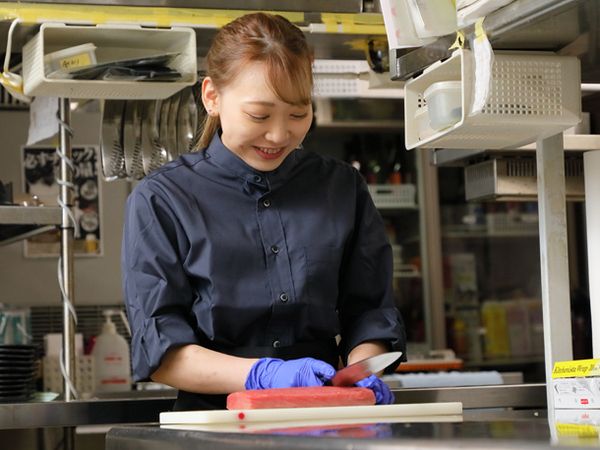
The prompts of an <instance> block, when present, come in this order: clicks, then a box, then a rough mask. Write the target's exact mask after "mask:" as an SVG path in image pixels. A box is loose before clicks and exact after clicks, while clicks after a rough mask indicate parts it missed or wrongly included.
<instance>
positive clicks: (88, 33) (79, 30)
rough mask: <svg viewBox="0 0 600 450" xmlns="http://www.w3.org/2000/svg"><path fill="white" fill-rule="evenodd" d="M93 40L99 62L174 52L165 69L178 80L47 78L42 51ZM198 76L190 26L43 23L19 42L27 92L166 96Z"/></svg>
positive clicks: (104, 96) (94, 96) (110, 96)
mask: <svg viewBox="0 0 600 450" xmlns="http://www.w3.org/2000/svg"><path fill="white" fill-rule="evenodd" d="M86 43H92V44H94V45H95V46H96V59H97V63H98V64H102V63H107V62H112V61H119V60H125V59H133V58H141V57H147V56H155V55H158V54H164V53H171V52H177V53H179V55H177V56H175V57H174V58H173V60H172V61H171V63H170V64H169V67H171V68H172V69H175V70H177V71H178V72H179V73H181V75H182V76H181V79H180V80H179V81H174V82H173V81H169V82H167V81H117V80H111V81H103V80H72V79H71V80H69V79H68V80H61V79H50V78H48V77H47V75H48V74H47V73H45V69H44V55H47V54H49V53H53V52H57V51H60V50H64V49H67V48H70V47H75V46H78V45H83V44H86ZM196 79H197V56H196V33H195V32H194V30H193V29H191V28H171V29H150V28H140V27H136V26H127V27H123V26H118V27H117V26H108V25H98V26H95V27H92V26H71V25H68V26H67V25H64V24H57V23H44V24H42V25H41V27H40V31H39V33H38V34H36V35H35V36H34V37H33V38H32V39H31V40H30V41H29V42H27V44H25V46H23V88H24V91H25V94H26V95H29V96H51V97H64V98H82V99H156V98H167V97H170V96H171V95H173V94H175V93H176V92H178V91H180V90H181V89H183V88H184V87H185V86H190V85H192V84H194V83H195V82H196Z"/></svg>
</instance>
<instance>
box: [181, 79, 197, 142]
mask: <svg viewBox="0 0 600 450" xmlns="http://www.w3.org/2000/svg"><path fill="white" fill-rule="evenodd" d="M195 87H196V86H193V87H188V88H185V89H184V90H183V91H181V100H180V101H179V110H178V112H177V116H178V119H177V122H178V123H177V133H178V136H177V144H178V145H179V147H180V148H179V152H180V153H187V152H189V151H190V150H191V149H192V142H193V141H194V136H195V134H196V129H197V127H198V105H197V104H196V98H195V95H194V92H193V89H194V88H195Z"/></svg>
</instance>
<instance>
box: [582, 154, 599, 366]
mask: <svg viewBox="0 0 600 450" xmlns="http://www.w3.org/2000/svg"><path fill="white" fill-rule="evenodd" d="M583 170H584V173H587V174H590V176H587V177H585V206H586V227H587V230H586V231H587V249H588V272H589V275H590V276H589V287H590V315H591V317H592V348H593V354H594V358H600V277H598V276H594V275H595V272H594V271H597V270H598V267H600V233H599V232H598V230H600V178H599V177H598V176H597V175H596V174H598V173H600V150H596V151H593V152H587V153H585V154H584V155H583ZM592 174H593V175H594V176H592Z"/></svg>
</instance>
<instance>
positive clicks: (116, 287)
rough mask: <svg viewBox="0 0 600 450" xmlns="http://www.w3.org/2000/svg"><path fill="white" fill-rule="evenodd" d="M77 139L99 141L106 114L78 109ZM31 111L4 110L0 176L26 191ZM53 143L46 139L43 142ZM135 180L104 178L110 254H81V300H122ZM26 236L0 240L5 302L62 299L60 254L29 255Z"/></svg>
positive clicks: (83, 302) (77, 263) (105, 235)
mask: <svg viewBox="0 0 600 450" xmlns="http://www.w3.org/2000/svg"><path fill="white" fill-rule="evenodd" d="M71 123H72V126H73V129H74V137H73V145H99V143H100V114H99V113H97V112H87V113H77V112H75V113H73V115H72V121H71ZM28 127H29V111H0V180H2V182H3V183H8V182H12V183H13V192H14V194H15V195H16V194H19V193H22V183H23V181H22V175H21V172H22V168H21V147H22V146H23V145H24V144H25V142H26V140H27V131H28ZM46 143H47V144H51V142H43V143H42V144H46ZM128 192H129V183H127V182H126V181H123V180H118V181H113V182H111V183H105V182H103V181H101V221H102V222H101V227H102V229H101V232H102V240H103V243H102V245H103V246H104V254H103V256H99V257H87V256H86V257H75V263H74V266H75V299H74V300H75V303H76V304H77V305H104V304H110V305H114V304H117V303H121V302H122V293H121V265H120V251H121V231H122V226H123V208H124V205H125V200H126V198H127V194H128ZM23 245H24V244H23V242H16V243H14V244H10V245H8V246H0V302H1V303H9V304H12V305H19V306H34V305H60V302H61V298H60V290H59V288H58V280H57V260H56V258H37V259H32V258H25V257H24V252H23Z"/></svg>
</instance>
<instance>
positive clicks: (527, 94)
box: [404, 49, 581, 149]
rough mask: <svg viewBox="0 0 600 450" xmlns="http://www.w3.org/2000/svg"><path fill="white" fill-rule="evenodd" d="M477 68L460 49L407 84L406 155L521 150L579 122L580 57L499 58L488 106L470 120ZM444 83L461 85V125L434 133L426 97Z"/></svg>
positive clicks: (525, 54) (524, 55)
mask: <svg viewBox="0 0 600 450" xmlns="http://www.w3.org/2000/svg"><path fill="white" fill-rule="evenodd" d="M474 64H475V62H474V57H473V53H472V52H471V51H470V50H466V49H459V50H456V51H455V52H454V53H453V54H452V56H451V57H450V58H448V59H447V60H445V61H442V62H437V63H435V64H433V65H432V66H431V67H429V68H427V69H426V70H425V72H424V73H423V74H421V75H420V76H418V77H416V78H414V79H412V80H410V81H407V82H406V84H405V87H404V89H405V91H404V96H405V100H404V113H405V123H406V131H405V141H406V142H405V144H406V148H407V149H413V148H417V147H421V148H460V149H465V148H485V149H501V148H506V147H512V146H520V145H524V144H528V143H531V142H534V141H536V140H537V139H539V138H543V137H548V136H552V135H554V134H557V133H560V132H562V131H563V130H566V129H567V128H570V127H572V126H573V125H575V124H577V123H578V122H579V121H580V115H581V71H580V64H579V61H578V59H577V58H576V57H570V56H557V55H554V54H547V53H546V54H540V53H528V52H510V53H500V52H498V53H496V54H495V55H494V62H493V67H492V74H491V77H492V80H491V86H490V91H489V97H488V99H487V102H486V106H485V107H484V109H483V110H482V111H481V112H478V113H476V114H474V115H470V114H469V113H470V105H471V99H472V90H473V84H474ZM440 81H460V82H461V103H462V104H461V107H462V111H461V116H460V120H458V122H457V123H455V124H453V125H451V126H449V127H447V128H445V129H441V130H435V129H433V128H432V127H431V125H430V124H429V115H428V113H427V104H426V102H425V99H424V96H423V93H424V92H425V90H426V89H427V88H428V87H429V86H431V85H432V84H433V83H437V82H440Z"/></svg>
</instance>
